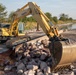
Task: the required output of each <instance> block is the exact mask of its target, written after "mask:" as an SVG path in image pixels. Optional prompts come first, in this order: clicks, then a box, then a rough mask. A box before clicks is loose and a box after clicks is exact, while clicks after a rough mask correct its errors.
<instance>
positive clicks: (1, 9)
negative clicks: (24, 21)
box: [0, 4, 7, 22]
mask: <svg viewBox="0 0 76 75" xmlns="http://www.w3.org/2000/svg"><path fill="white" fill-rule="evenodd" d="M5 10H6V7H5V6H4V5H2V4H0V22H3V21H4V20H5V17H6V15H7V12H6V11H5Z"/></svg>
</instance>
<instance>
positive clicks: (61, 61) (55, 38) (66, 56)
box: [6, 2, 76, 70]
mask: <svg viewBox="0 0 76 75" xmlns="http://www.w3.org/2000/svg"><path fill="white" fill-rule="evenodd" d="M28 15H32V16H33V17H34V19H35V20H36V21H37V23H38V24H39V25H40V26H41V28H42V29H43V31H44V33H45V34H46V35H47V36H48V38H49V40H50V43H49V50H50V52H51V56H52V60H53V64H52V70H55V69H56V68H62V67H68V66H69V65H70V64H71V63H73V62H75V61H76V44H71V43H70V42H69V39H68V38H62V37H61V36H60V35H59V34H58V30H57V28H55V27H54V25H53V24H52V23H51V22H50V20H49V19H48V18H47V17H46V15H45V14H44V13H43V12H42V11H41V9H40V7H39V6H38V5H37V4H36V3H34V2H28V3H27V4H26V5H25V6H23V7H22V8H21V9H19V10H18V11H16V13H15V21H14V23H13V24H14V25H15V23H17V22H18V20H19V19H20V18H22V17H25V16H28ZM11 34H12V31H11ZM13 40H14V39H13ZM23 42H24V40H23V39H16V40H15V41H14V42H13V41H12V40H9V42H8V44H7V43H6V44H7V46H9V47H10V46H11V47H13V46H15V45H17V44H20V43H23Z"/></svg>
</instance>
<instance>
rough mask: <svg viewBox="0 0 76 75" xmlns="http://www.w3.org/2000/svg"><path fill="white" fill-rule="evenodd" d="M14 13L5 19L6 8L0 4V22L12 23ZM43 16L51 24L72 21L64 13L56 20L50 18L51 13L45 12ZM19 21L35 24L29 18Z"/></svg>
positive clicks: (31, 18) (55, 17) (55, 18)
mask: <svg viewBox="0 0 76 75" xmlns="http://www.w3.org/2000/svg"><path fill="white" fill-rule="evenodd" d="M13 14H14V12H10V14H9V16H8V18H6V16H7V11H6V7H5V6H4V5H2V4H0V22H5V21H7V22H12V17H13ZM45 15H46V16H47V17H48V18H49V19H50V21H52V22H53V23H55V24H57V23H58V21H59V20H60V21H63V22H67V21H73V18H72V17H69V15H67V14H65V13H61V14H60V15H59V18H57V16H52V14H51V13H49V12H46V13H45ZM20 21H22V22H27V21H29V22H36V21H35V19H34V18H33V17H32V16H30V17H24V18H22V19H20Z"/></svg>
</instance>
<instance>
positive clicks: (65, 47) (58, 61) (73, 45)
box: [49, 34, 76, 71]
mask: <svg viewBox="0 0 76 75" xmlns="http://www.w3.org/2000/svg"><path fill="white" fill-rule="evenodd" d="M65 36H66V37H68V39H67V40H64V41H55V42H53V43H50V44H49V47H50V52H51V54H52V57H53V64H52V70H55V71H56V70H59V69H62V68H67V67H69V65H70V64H72V63H73V62H75V61H76V42H75V37H76V35H67V34H66V35H65Z"/></svg>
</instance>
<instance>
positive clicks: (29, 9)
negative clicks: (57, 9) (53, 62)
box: [11, 2, 58, 38]
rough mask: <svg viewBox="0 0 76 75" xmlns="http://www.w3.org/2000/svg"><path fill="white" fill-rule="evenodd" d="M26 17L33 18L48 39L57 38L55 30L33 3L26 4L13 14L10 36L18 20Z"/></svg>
mask: <svg viewBox="0 0 76 75" xmlns="http://www.w3.org/2000/svg"><path fill="white" fill-rule="evenodd" d="M28 15H32V16H33V17H34V19H35V20H36V21H37V23H39V24H40V26H41V28H42V29H43V31H44V32H45V33H46V35H47V36H48V37H49V38H51V37H54V36H58V31H57V29H56V28H54V26H52V25H51V23H50V20H49V19H48V18H47V16H46V15H45V14H44V13H43V12H42V11H41V9H40V7H39V6H37V5H36V3H34V2H28V4H26V5H25V6H23V7H22V8H21V9H19V10H18V11H16V12H15V17H14V22H13V24H12V25H11V34H12V32H13V30H14V27H16V26H17V22H18V21H19V19H20V18H23V17H25V16H28Z"/></svg>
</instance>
